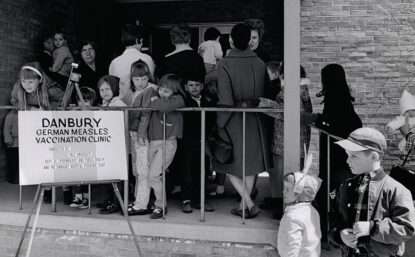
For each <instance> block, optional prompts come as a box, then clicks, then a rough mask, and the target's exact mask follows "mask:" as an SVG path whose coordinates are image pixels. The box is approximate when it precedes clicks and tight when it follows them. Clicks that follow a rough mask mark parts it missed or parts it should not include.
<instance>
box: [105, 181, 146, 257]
mask: <svg viewBox="0 0 415 257" xmlns="http://www.w3.org/2000/svg"><path fill="white" fill-rule="evenodd" d="M112 187H113V188H114V192H115V194H116V195H117V198H118V201H120V205H121V208H122V212H123V213H124V217H125V220H126V221H127V223H128V227H129V228H130V231H131V235H132V236H133V240H134V243H135V246H136V248H137V253H138V257H144V255H143V253H142V252H141V249H140V246H139V245H138V240H137V236H136V235H135V232H134V229H133V226H132V225H131V221H130V217H129V216H128V211H127V208H126V207H125V205H124V203H123V200H122V198H121V194H120V191H119V190H118V186H117V183H115V182H113V183H112Z"/></svg>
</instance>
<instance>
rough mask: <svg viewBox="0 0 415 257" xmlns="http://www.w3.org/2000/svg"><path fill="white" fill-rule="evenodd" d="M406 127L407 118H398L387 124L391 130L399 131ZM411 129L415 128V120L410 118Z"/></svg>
mask: <svg viewBox="0 0 415 257" xmlns="http://www.w3.org/2000/svg"><path fill="white" fill-rule="evenodd" d="M403 125H405V116H397V117H396V118H395V119H393V120H392V121H390V122H389V123H388V124H386V128H387V129H390V130H397V129H399V128H401V127H402V126H403ZM409 127H410V128H414V127H415V118H409Z"/></svg>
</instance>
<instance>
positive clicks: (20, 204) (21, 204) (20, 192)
mask: <svg viewBox="0 0 415 257" xmlns="http://www.w3.org/2000/svg"><path fill="white" fill-rule="evenodd" d="M22 187H23V186H21V185H19V210H23V201H22V193H23V190H22Z"/></svg>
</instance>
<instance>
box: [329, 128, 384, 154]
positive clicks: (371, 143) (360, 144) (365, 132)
mask: <svg viewBox="0 0 415 257" xmlns="http://www.w3.org/2000/svg"><path fill="white" fill-rule="evenodd" d="M335 143H336V144H338V145H340V146H341V147H342V148H344V149H345V150H348V151H351V152H360V151H365V150H373V151H376V152H378V153H382V154H383V153H384V151H385V150H386V139H385V137H384V136H383V134H382V133H380V132H379V131H378V130H376V129H374V128H358V129H356V130H355V131H353V132H352V133H350V135H349V137H348V138H347V139H344V140H340V141H337V142H335Z"/></svg>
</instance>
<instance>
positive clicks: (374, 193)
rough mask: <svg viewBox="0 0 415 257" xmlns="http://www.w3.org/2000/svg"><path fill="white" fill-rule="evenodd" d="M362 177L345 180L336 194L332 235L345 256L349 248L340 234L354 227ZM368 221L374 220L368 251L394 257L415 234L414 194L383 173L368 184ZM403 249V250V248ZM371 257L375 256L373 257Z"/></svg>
mask: <svg viewBox="0 0 415 257" xmlns="http://www.w3.org/2000/svg"><path fill="white" fill-rule="evenodd" d="M358 182H359V176H355V177H354V178H351V179H348V180H346V181H345V182H344V183H343V184H342V185H341V187H340V189H339V192H338V193H337V194H336V205H335V212H334V217H335V220H334V222H332V229H331V231H332V232H331V233H330V236H331V238H332V240H333V242H336V243H338V244H340V245H341V246H342V252H343V256H347V255H346V253H347V252H348V247H347V246H346V245H345V244H344V243H343V241H342V240H341V237H340V232H341V231H342V230H343V229H345V228H353V224H354V221H355V211H354V210H353V209H354V208H351V206H354V204H356V202H357V199H355V194H356V192H355V191H356V189H355V188H356V187H358V186H359V183H358ZM368 212H369V213H368V216H369V221H374V227H373V228H372V230H371V232H370V242H369V249H370V252H371V253H372V254H373V256H374V257H389V256H395V255H396V254H397V253H398V251H399V250H400V249H402V245H403V242H405V241H407V240H409V239H411V238H412V237H413V236H414V235H415V212H414V205H413V202H412V196H411V192H410V191H409V190H408V189H406V188H405V187H404V186H402V184H400V183H399V182H397V181H396V180H394V179H393V178H391V177H390V176H389V175H387V174H386V173H385V172H384V171H383V170H382V171H379V172H378V173H377V175H376V176H375V177H374V178H372V179H371V181H370V183H369V201H368ZM403 249H404V248H403ZM371 256H372V255H371Z"/></svg>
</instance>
